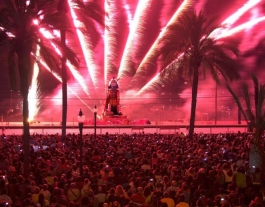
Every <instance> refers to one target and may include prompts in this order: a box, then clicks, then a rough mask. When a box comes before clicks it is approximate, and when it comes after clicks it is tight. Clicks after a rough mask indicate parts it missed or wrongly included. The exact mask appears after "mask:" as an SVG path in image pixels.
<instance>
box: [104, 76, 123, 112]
mask: <svg viewBox="0 0 265 207" xmlns="http://www.w3.org/2000/svg"><path fill="white" fill-rule="evenodd" d="M104 115H105V116H111V115H118V116H121V115H122V113H121V112H120V91H119V85H118V79H115V78H114V77H113V78H112V79H111V80H110V82H109V84H108V91H107V97H106V102H105V109H104Z"/></svg>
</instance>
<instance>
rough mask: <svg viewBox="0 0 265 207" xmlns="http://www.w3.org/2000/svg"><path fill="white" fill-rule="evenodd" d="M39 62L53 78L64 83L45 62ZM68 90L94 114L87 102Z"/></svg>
mask: <svg viewBox="0 0 265 207" xmlns="http://www.w3.org/2000/svg"><path fill="white" fill-rule="evenodd" d="M38 61H39V63H40V64H41V65H42V66H43V67H44V68H45V69H46V70H48V71H49V72H50V73H51V74H53V76H54V77H55V78H56V79H57V80H59V81H60V82H61V83H62V78H61V77H60V76H59V75H58V74H56V73H54V72H53V71H52V70H51V69H50V68H49V67H48V65H47V64H46V63H45V62H44V61H42V60H41V59H40V60H38ZM67 88H68V89H69V91H70V92H71V93H72V94H74V95H75V96H76V97H77V98H78V99H79V100H80V101H81V102H82V103H83V104H84V105H85V106H87V108H88V109H89V110H91V111H92V112H93V109H92V108H91V107H90V106H88V105H87V104H86V102H85V101H83V100H82V99H81V98H80V97H79V96H78V95H77V93H76V92H75V91H74V90H73V89H72V88H71V87H70V86H67Z"/></svg>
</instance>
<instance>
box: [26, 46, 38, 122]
mask: <svg viewBox="0 0 265 207" xmlns="http://www.w3.org/2000/svg"><path fill="white" fill-rule="evenodd" d="M35 56H36V57H37V58H38V57H39V56H40V47H39V45H38V46H37V51H36V55H35ZM39 72H40V69H39V66H38V64H37V62H35V63H34V65H33V76H32V80H31V86H30V88H29V92H28V103H29V117H28V121H29V122H31V121H33V120H34V117H35V116H36V115H37V114H38V112H39V99H38V81H37V79H38V75H39Z"/></svg>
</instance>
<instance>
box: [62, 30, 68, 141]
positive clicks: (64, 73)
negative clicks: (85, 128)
mask: <svg viewBox="0 0 265 207" xmlns="http://www.w3.org/2000/svg"><path fill="white" fill-rule="evenodd" d="M61 43H62V48H63V51H62V142H64V141H65V138H66V122H67V71H66V57H65V51H64V47H65V29H64V28H62V29H61Z"/></svg>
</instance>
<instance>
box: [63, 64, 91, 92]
mask: <svg viewBox="0 0 265 207" xmlns="http://www.w3.org/2000/svg"><path fill="white" fill-rule="evenodd" d="M66 65H67V66H68V68H69V69H70V71H71V73H72V74H73V76H74V77H75V79H76V80H77V81H78V83H79V84H80V85H81V86H82V88H83V90H84V91H85V93H86V94H87V95H88V96H90V93H89V92H88V87H87V84H86V82H85V80H84V78H83V77H82V75H81V74H80V73H79V72H78V71H77V70H76V68H75V67H74V66H73V65H72V64H71V63H70V62H69V61H67V62H66Z"/></svg>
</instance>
